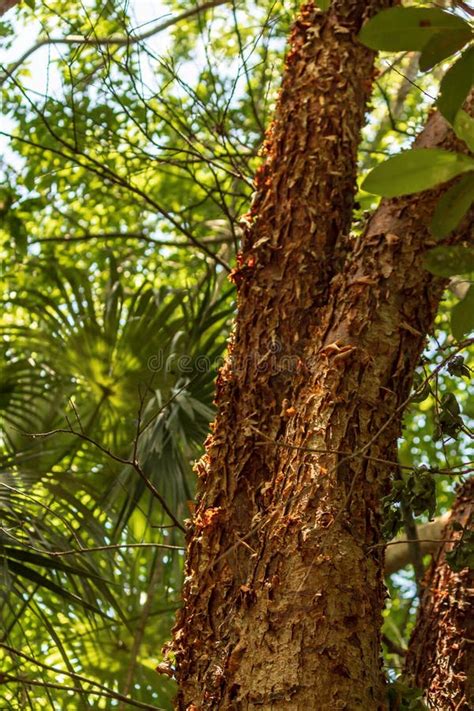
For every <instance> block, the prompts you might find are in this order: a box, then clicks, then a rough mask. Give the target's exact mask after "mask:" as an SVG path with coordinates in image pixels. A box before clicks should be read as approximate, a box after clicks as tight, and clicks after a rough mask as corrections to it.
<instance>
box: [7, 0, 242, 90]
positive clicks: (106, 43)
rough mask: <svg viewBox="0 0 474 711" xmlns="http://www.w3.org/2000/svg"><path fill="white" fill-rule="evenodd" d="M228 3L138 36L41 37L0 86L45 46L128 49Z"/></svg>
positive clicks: (220, 0)
mask: <svg viewBox="0 0 474 711" xmlns="http://www.w3.org/2000/svg"><path fill="white" fill-rule="evenodd" d="M229 1H230V0H209V2H205V3H203V4H202V5H198V6H197V7H193V8H191V9H190V10H186V11H185V12H182V13H181V14H180V15H176V17H171V18H170V19H169V20H165V21H164V22H161V23H160V24H159V25H155V27H152V28H151V29H149V30H147V31H146V32H143V33H142V34H139V35H132V34H130V35H110V37H83V36H82V35H66V37H43V38H42V39H40V40H38V41H37V42H36V43H35V44H33V45H32V46H31V47H29V48H28V49H27V50H26V51H25V52H23V54H22V55H21V57H19V58H18V59H17V60H16V62H13V63H12V64H10V65H9V66H8V67H6V70H5V74H4V75H3V76H1V77H0V85H1V84H3V82H4V81H5V80H6V79H7V78H8V77H9V76H11V74H13V72H15V71H16V70H17V69H18V67H20V66H21V65H22V64H23V62H24V61H25V60H26V59H28V57H31V55H32V54H34V52H36V51H37V50H38V49H41V47H45V46H47V45H61V44H63V45H88V46H93V47H110V46H114V47H130V46H132V45H134V44H138V43H139V42H143V41H144V40H146V39H148V38H149V37H153V36H154V35H157V34H158V33H159V32H163V31H164V30H167V29H168V28H169V27H172V26H173V25H177V24H178V23H179V22H182V21H183V20H187V19H189V18H190V17H193V16H194V15H198V14H199V13H201V12H204V11H205V10H211V9H212V8H214V7H219V5H225V4H227V3H228V2H229Z"/></svg>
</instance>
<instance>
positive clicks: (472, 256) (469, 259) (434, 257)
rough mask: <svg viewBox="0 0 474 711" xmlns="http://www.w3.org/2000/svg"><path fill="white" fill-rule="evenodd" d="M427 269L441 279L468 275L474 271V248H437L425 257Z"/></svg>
mask: <svg viewBox="0 0 474 711" xmlns="http://www.w3.org/2000/svg"><path fill="white" fill-rule="evenodd" d="M423 261H424V265H425V269H428V271H429V272H431V273H432V274H435V275H436V276H441V277H450V276H455V275H457V274H468V273H469V272H472V271H474V248H473V247H462V246H460V245H453V246H451V247H435V248H434V249H430V250H429V252H427V253H426V254H425V257H424V260H423Z"/></svg>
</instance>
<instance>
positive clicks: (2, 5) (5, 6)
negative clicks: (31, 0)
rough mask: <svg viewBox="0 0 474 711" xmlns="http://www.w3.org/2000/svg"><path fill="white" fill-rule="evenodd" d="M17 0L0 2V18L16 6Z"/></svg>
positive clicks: (1, 0) (2, 0) (0, 0)
mask: <svg viewBox="0 0 474 711" xmlns="http://www.w3.org/2000/svg"><path fill="white" fill-rule="evenodd" d="M18 3H19V0H0V17H1V16H2V15H4V14H5V13H6V11H7V10H9V9H10V8H11V7H13V6H14V5H18Z"/></svg>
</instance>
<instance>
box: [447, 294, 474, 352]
mask: <svg viewBox="0 0 474 711" xmlns="http://www.w3.org/2000/svg"><path fill="white" fill-rule="evenodd" d="M473 330H474V289H473V288H472V286H471V287H469V290H468V292H467V294H466V296H465V297H464V299H463V300H462V301H460V302H459V303H458V304H456V306H454V307H453V310H452V311H451V331H452V334H453V336H454V338H455V339H456V340H457V341H462V339H463V338H464V336H466V335H468V334H469V333H471V331H473Z"/></svg>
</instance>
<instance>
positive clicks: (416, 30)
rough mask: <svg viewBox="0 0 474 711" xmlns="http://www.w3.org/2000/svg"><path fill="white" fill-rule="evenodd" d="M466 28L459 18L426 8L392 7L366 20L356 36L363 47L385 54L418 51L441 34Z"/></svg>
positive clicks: (465, 24) (466, 25)
mask: <svg viewBox="0 0 474 711" xmlns="http://www.w3.org/2000/svg"><path fill="white" fill-rule="evenodd" d="M446 30H447V31H449V30H458V31H461V30H464V31H468V32H470V27H469V24H468V23H467V22H465V21H464V20H463V19H462V18H461V17H459V16H457V15H452V14H450V13H448V12H444V11H443V10H440V9H439V8H429V7H392V8H389V9H388V10H382V12H379V13H378V14H377V15H375V17H373V18H372V19H371V20H369V21H368V22H367V23H366V24H365V25H364V27H363V28H362V30H361V31H360V33H359V40H360V41H361V42H362V44H365V45H366V47H370V48H371V49H381V50H385V51H388V52H398V51H400V50H422V49H424V47H425V46H426V45H427V43H428V42H429V40H430V39H431V38H432V37H434V36H435V35H437V34H439V33H440V32H442V31H446Z"/></svg>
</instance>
